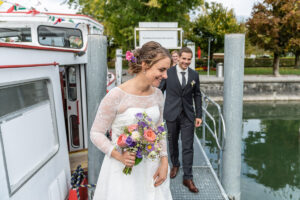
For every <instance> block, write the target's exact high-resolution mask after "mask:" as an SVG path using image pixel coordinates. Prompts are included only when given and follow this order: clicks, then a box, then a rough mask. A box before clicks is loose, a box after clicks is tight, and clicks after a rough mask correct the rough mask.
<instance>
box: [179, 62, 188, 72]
mask: <svg viewBox="0 0 300 200" xmlns="http://www.w3.org/2000/svg"><path fill="white" fill-rule="evenodd" d="M188 69H189V68H186V69H185V70H183V69H182V68H181V67H179V64H177V65H176V71H177V72H178V73H180V72H188Z"/></svg>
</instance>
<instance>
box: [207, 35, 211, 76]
mask: <svg viewBox="0 0 300 200" xmlns="http://www.w3.org/2000/svg"><path fill="white" fill-rule="evenodd" d="M210 38H211V37H209V38H208V55H207V76H209V61H210V40H211V39H210Z"/></svg>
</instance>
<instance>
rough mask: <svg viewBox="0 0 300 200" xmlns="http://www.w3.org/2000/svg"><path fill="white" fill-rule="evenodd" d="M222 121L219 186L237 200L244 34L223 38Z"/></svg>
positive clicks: (239, 165) (229, 35)
mask: <svg viewBox="0 0 300 200" xmlns="http://www.w3.org/2000/svg"><path fill="white" fill-rule="evenodd" d="M224 54H225V58H224V61H225V62H224V64H225V67H224V68H225V71H224V72H225V73H224V110H223V111H224V118H225V127H226V141H225V148H224V152H223V163H222V164H223V165H222V166H223V167H222V176H223V177H222V185H223V187H224V189H225V191H226V193H227V195H228V197H229V198H231V199H235V200H240V197H241V192H240V174H241V140H242V113H243V80H244V55H245V35H244V34H228V35H225V52H224Z"/></svg>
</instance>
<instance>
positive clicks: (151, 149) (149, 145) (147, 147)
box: [146, 144, 154, 152]
mask: <svg viewBox="0 0 300 200" xmlns="http://www.w3.org/2000/svg"><path fill="white" fill-rule="evenodd" d="M146 150H147V151H148V152H151V151H153V150H154V145H153V144H147V145H146Z"/></svg>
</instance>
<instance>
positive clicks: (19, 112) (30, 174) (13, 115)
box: [0, 78, 60, 197]
mask: <svg viewBox="0 0 300 200" xmlns="http://www.w3.org/2000/svg"><path fill="white" fill-rule="evenodd" d="M37 81H46V84H47V91H48V96H49V103H50V111H51V118H52V122H53V123H52V125H53V130H54V133H53V134H54V138H55V142H56V144H55V146H54V147H55V150H54V151H52V152H50V153H49V154H48V155H47V156H45V157H44V160H42V161H41V162H40V163H38V164H37V165H36V166H35V167H34V168H32V170H31V171H29V172H28V173H26V175H25V176H23V177H22V179H21V180H20V181H19V182H18V184H16V185H17V186H16V187H12V185H10V181H9V175H8V169H7V159H6V154H5V149H4V143H3V137H2V132H1V128H0V147H1V150H2V157H3V164H4V170H5V176H6V184H7V188H8V192H9V197H11V196H13V195H14V194H15V193H16V192H17V191H18V190H19V189H21V188H22V187H23V186H24V185H25V184H26V183H27V182H28V181H29V180H30V179H31V178H32V177H34V175H35V174H36V173H38V172H39V171H40V170H41V169H42V168H43V167H44V166H45V165H46V164H47V163H49V161H50V160H52V158H54V157H55V156H56V155H57V154H58V152H59V150H60V139H59V131H58V125H57V117H56V111H55V101H54V91H53V84H52V81H51V80H50V79H49V78H37V79H31V80H25V81H24V80H22V81H17V82H10V83H7V84H0V88H2V87H6V86H8V87H14V86H18V85H23V84H28V83H32V82H37ZM45 103H46V101H41V102H39V103H36V104H34V105H31V106H28V107H25V108H22V109H19V110H17V111H14V112H11V113H8V114H5V115H3V116H1V117H0V126H1V124H2V123H3V121H9V120H12V119H14V118H17V117H19V116H21V115H23V113H26V112H28V111H29V110H31V109H33V108H36V107H39V106H41V105H42V104H45Z"/></svg>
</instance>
